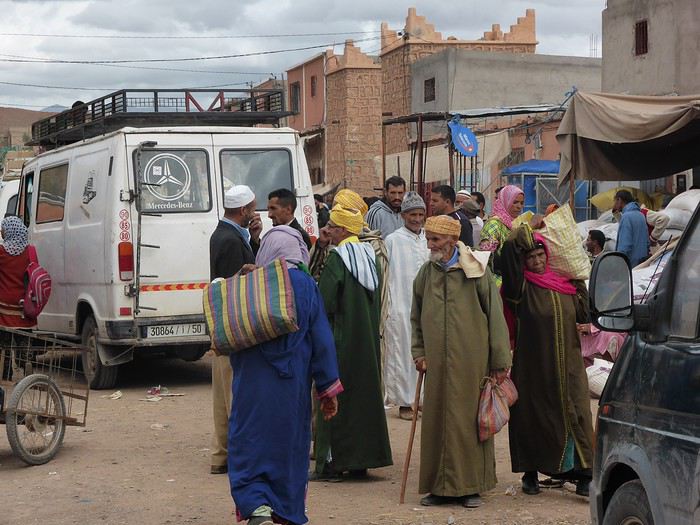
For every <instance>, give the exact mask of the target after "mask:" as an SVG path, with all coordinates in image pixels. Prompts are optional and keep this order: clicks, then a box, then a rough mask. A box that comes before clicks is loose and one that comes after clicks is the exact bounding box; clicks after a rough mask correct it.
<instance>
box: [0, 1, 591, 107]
mask: <svg viewBox="0 0 700 525" xmlns="http://www.w3.org/2000/svg"><path fill="white" fill-rule="evenodd" d="M409 6H415V7H416V8H417V9H418V14H419V15H423V16H426V17H427V19H428V21H429V22H431V23H433V24H434V25H435V27H436V29H437V30H438V31H441V32H442V34H443V37H447V36H455V37H457V38H460V39H466V40H470V39H477V38H479V37H481V35H482V33H483V32H484V31H486V30H489V29H490V27H491V24H493V23H498V24H501V27H502V29H504V30H507V28H508V27H509V26H510V25H511V24H514V23H515V22H516V19H517V17H518V16H523V15H524V14H525V9H527V8H534V9H535V10H536V16H537V37H538V40H539V42H540V44H539V46H538V52H539V53H542V54H557V55H576V56H591V45H590V41H591V35H597V37H598V56H600V45H601V42H600V33H601V11H602V10H603V8H604V7H605V0H568V1H565V2H562V1H561V0H531V1H524V0H489V1H485V0H456V1H452V2H448V1H444V0H406V1H405V0H390V1H384V2H382V1H377V0H351V1H348V0H234V1H228V2H224V1H223V0H196V1H194V0H147V1H146V0H140V1H139V0H119V1H116V0H48V1H47V0H43V1H35V0H23V1H6V0H0V13H2V24H0V106H17V107H26V108H27V109H40V108H43V107H46V106H50V105H52V104H61V105H64V106H70V105H71V104H72V103H73V102H74V101H76V100H83V101H88V100H92V99H94V98H97V97H99V96H102V95H104V94H107V93H109V92H110V91H114V90H117V89H122V88H182V87H189V88H194V87H210V86H216V87H217V88H218V87H230V88H235V87H244V85H245V83H246V82H255V83H258V82H260V81H262V80H265V79H267V78H269V77H270V75H272V74H274V75H276V76H277V78H280V76H281V75H282V72H283V71H285V70H286V69H287V68H289V67H290V66H292V65H295V64H298V63H300V62H302V61H304V60H305V59H306V58H307V57H309V56H312V55H314V54H316V53H319V52H321V51H322V50H323V49H324V47H327V46H328V47H330V45H332V44H334V43H338V45H337V46H336V48H335V49H336V52H339V53H342V42H344V40H345V39H346V38H353V39H355V40H356V41H360V42H358V44H357V45H360V46H361V47H362V49H363V50H364V51H365V52H371V53H377V52H378V51H379V50H380V48H381V44H380V41H379V26H380V23H381V22H383V21H384V22H388V23H389V27H390V28H392V29H394V30H401V29H403V26H404V24H405V18H406V13H407V9H408V7H409ZM19 33H23V34H24V35H20V34H19ZM50 35H54V36H50ZM55 35H63V36H55ZM106 37H111V38H106ZM114 37H118V38H114ZM135 37H138V38H135ZM145 37H148V38H145ZM163 37H177V38H163ZM185 37H197V38H185ZM203 37H206V38H203ZM221 37H228V38H221ZM231 37H234V38H231ZM235 37H239V38H235ZM240 37H245V38H240ZM297 48H309V49H305V50H298V51H284V52H280V53H272V54H262V55H260V54H258V55H255V54H254V55H252V56H245V57H229V58H221V59H212V60H202V58H204V57H214V56H221V55H241V54H248V53H259V52H264V51H281V50H291V49H297ZM181 58H195V59H197V60H188V61H163V60H172V59H181ZM57 60H63V61H125V60H130V61H139V60H141V61H143V60H151V61H149V62H129V63H123V62H121V63H119V62H118V63H111V64H107V65H96V64H75V63H56V62H55V61H57ZM48 61H54V62H53V63H52V62H48ZM17 84H24V85H17ZM26 84H31V85H34V86H41V87H31V86H27V85H26ZM58 88H61V89H58ZM67 88H71V89H67ZM76 88H82V89H76ZM85 88H88V89H85Z"/></svg>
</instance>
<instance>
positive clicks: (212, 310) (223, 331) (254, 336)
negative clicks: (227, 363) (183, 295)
mask: <svg viewBox="0 0 700 525" xmlns="http://www.w3.org/2000/svg"><path fill="white" fill-rule="evenodd" d="M203 299H204V317H205V319H206V322H207V327H208V328H209V335H210V337H211V342H212V346H213V347H214V349H215V350H216V351H217V352H218V353H219V354H222V355H227V354H230V353H232V352H238V351H240V350H244V349H246V348H250V347H251V346H255V345H258V344H260V343H264V342H266V341H271V340H272V339H275V338H277V337H280V336H282V335H285V334H289V333H292V332H296V331H297V330H299V326H298V325H297V313H296V304H295V302H294V289H293V288H292V283H291V281H290V279H289V271H288V270H287V265H286V263H285V262H284V259H276V260H274V261H273V262H271V263H270V264H268V265H267V266H263V267H261V268H256V269H255V270H253V271H252V272H250V273H248V274H246V275H238V274H237V275H234V276H233V277H230V278H229V279H221V280H216V281H214V282H213V283H211V284H210V285H209V286H207V287H206V288H205V289H204V297H203Z"/></svg>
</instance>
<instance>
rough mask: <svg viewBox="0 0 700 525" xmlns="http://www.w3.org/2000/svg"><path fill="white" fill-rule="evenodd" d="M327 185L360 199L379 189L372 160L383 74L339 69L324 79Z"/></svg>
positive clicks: (378, 136)
mask: <svg viewBox="0 0 700 525" xmlns="http://www.w3.org/2000/svg"><path fill="white" fill-rule="evenodd" d="M327 82H328V84H327V85H328V98H327V122H328V125H327V127H326V136H327V140H326V166H327V173H326V182H327V183H328V182H333V183H340V185H341V187H347V188H351V189H353V190H355V191H357V192H358V193H359V194H360V195H362V196H373V195H376V194H377V193H376V191H375V188H376V187H378V186H380V185H381V181H379V180H378V179H377V177H376V170H375V166H374V158H375V157H376V156H377V155H379V153H380V152H381V147H382V146H381V143H382V142H381V141H382V130H381V118H382V117H381V112H382V110H381V106H382V95H381V89H382V72H381V70H380V69H378V68H374V69H352V68H347V69H341V70H339V71H336V72H333V73H331V74H329V75H328V77H327Z"/></svg>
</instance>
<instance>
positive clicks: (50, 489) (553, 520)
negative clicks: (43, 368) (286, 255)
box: [0, 358, 590, 525]
mask: <svg viewBox="0 0 700 525" xmlns="http://www.w3.org/2000/svg"><path fill="white" fill-rule="evenodd" d="M209 367H210V363H209V361H208V359H206V358H205V359H204V360H202V361H199V362H197V363H185V362H183V361H179V360H174V359H170V360H164V359H152V360H141V361H139V362H137V363H133V364H131V365H129V366H128V367H126V368H125V369H124V370H123V372H122V374H121V377H120V384H119V389H120V390H121V391H122V392H123V394H124V395H123V397H122V398H121V399H119V400H110V399H105V398H102V397H101V396H102V395H104V394H109V393H111V391H110V392H97V391H93V392H92V393H91V396H92V397H91V399H90V406H89V410H88V418H87V423H88V425H87V427H86V428H84V429H80V428H69V429H68V430H67V432H66V438H65V441H64V445H63V448H62V449H61V451H60V452H59V454H58V456H57V457H56V458H55V459H54V460H53V461H52V462H50V463H49V464H47V465H43V466H40V467H26V466H25V465H24V464H23V463H22V462H21V461H20V460H18V459H17V458H15V457H13V456H12V451H11V449H10V446H9V444H8V442H7V439H6V438H5V437H4V427H0V433H2V434H3V435H0V501H1V502H2V508H1V509H0V524H2V525H6V524H7V525H14V524H22V525H28V524H48V525H69V524H70V525H72V524H78V523H80V524H81V525H92V524H110V525H112V524H114V525H118V524H134V525H135V524H139V525H141V524H143V525H160V524H181V523H196V524H224V523H234V517H233V515H232V510H233V506H232V502H231V498H230V495H229V492H228V480H227V478H226V476H212V475H211V474H209V472H208V470H209V458H208V454H209V451H208V449H209V444H210V437H211V426H212V423H211V406H210V403H211V401H210V371H209ZM158 384H161V385H165V386H167V387H168V388H169V389H170V391H171V392H177V393H183V394H185V396H183V397H174V398H164V399H163V400H162V401H160V402H157V403H150V402H143V401H139V399H141V398H144V397H145V391H146V389H147V388H148V387H150V386H153V385H158ZM388 422H389V431H390V434H391V440H392V448H393V453H394V463H395V465H394V466H393V467H389V468H385V469H379V470H376V471H373V472H372V476H371V477H370V479H369V480H367V481H345V482H342V483H312V484H311V486H310V489H309V498H308V502H307V506H308V515H309V518H310V522H311V523H312V524H315V525H326V524H343V525H345V524H357V525H441V524H448V523H453V524H465V525H466V524H504V525H505V524H552V525H553V524H571V525H583V524H588V523H590V519H589V511H588V501H587V500H586V499H584V498H581V497H579V496H576V495H575V494H574V493H573V486H572V485H569V486H568V489H567V488H565V489H555V490H549V491H544V493H543V494H541V495H539V496H535V497H531V496H525V495H523V494H522V493H521V492H520V491H519V490H518V491H517V493H516V495H515V496H511V495H507V494H506V491H507V490H508V488H509V487H510V486H515V487H516V488H517V487H518V486H519V477H518V476H517V475H515V474H512V473H510V460H509V456H508V439H507V434H506V432H505V431H504V432H501V433H500V434H499V435H498V436H497V440H496V457H497V471H498V478H499V483H498V486H497V488H496V489H494V490H493V491H492V492H490V493H488V494H485V495H484V500H485V504H484V505H483V507H481V508H480V509H476V510H467V509H463V508H461V507H449V508H439V509H435V508H425V507H421V506H420V505H419V503H418V501H419V499H420V497H419V495H418V494H417V493H416V490H417V477H418V458H417V451H418V445H419V443H418V442H417V443H416V445H415V449H414V450H415V451H414V461H413V466H412V467H411V471H410V476H409V484H408V491H407V498H406V500H407V503H406V504H405V505H399V504H398V496H399V486H400V480H401V466H402V464H403V460H404V455H405V451H406V444H407V442H408V434H409V430H410V422H406V421H402V420H399V419H398V414H397V411H396V410H392V411H389V412H388ZM271 431H274V430H273V429H271Z"/></svg>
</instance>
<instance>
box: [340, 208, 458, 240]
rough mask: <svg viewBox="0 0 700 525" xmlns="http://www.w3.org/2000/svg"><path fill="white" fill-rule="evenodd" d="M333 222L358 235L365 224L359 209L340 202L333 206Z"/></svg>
mask: <svg viewBox="0 0 700 525" xmlns="http://www.w3.org/2000/svg"><path fill="white" fill-rule="evenodd" d="M331 222H332V223H333V224H335V225H336V226H340V227H341V228H345V229H346V230H348V231H349V232H350V233H354V234H355V235H358V234H359V233H360V232H361V231H362V227H363V226H364V224H365V221H364V220H363V219H362V215H360V212H359V211H357V210H351V209H348V208H343V207H342V206H341V205H340V204H336V205H335V206H333V209H332V210H331ZM457 224H459V223H457Z"/></svg>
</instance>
